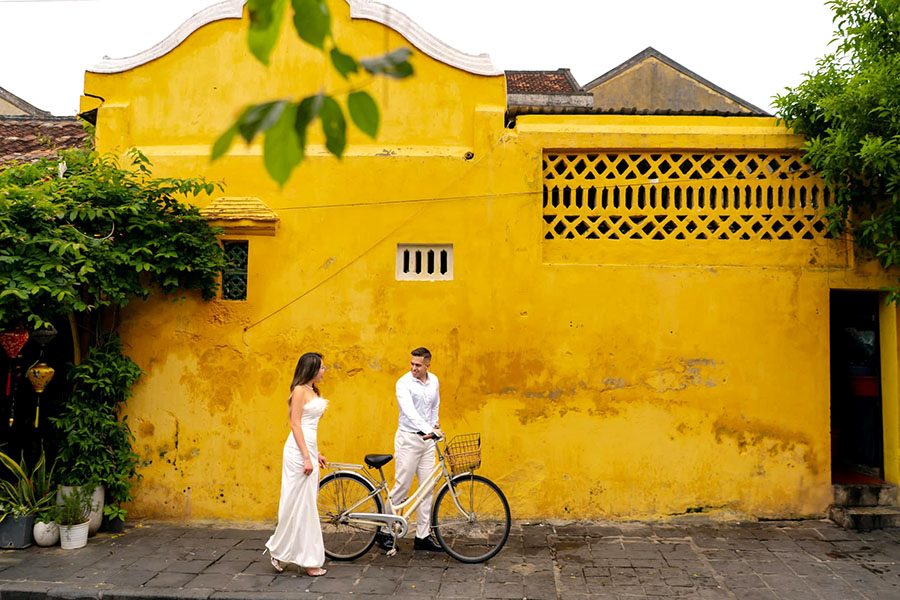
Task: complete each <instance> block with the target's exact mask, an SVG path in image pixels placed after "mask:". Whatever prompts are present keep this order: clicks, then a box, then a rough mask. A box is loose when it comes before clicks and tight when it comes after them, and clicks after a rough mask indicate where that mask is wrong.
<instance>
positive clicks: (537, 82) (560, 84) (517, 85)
mask: <svg viewBox="0 0 900 600" xmlns="http://www.w3.org/2000/svg"><path fill="white" fill-rule="evenodd" d="M580 92H581V86H579V85H578V82H577V81H575V78H574V77H572V73H571V72H570V71H569V69H557V70H555V71H506V93H507V94H577V93H580Z"/></svg>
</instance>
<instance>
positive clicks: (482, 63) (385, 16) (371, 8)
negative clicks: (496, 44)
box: [347, 0, 503, 75]
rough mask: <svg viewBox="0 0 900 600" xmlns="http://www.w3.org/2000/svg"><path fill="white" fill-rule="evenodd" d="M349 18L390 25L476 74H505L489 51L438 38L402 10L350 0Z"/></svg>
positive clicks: (425, 48) (419, 45)
mask: <svg viewBox="0 0 900 600" xmlns="http://www.w3.org/2000/svg"><path fill="white" fill-rule="evenodd" d="M347 4H349V5H350V17H352V18H354V19H368V20H369V21H375V22H376V23H381V24H382V25H386V26H387V27H390V28H391V29H393V30H394V31H396V32H397V33H399V34H400V35H402V36H403V37H405V38H406V39H407V40H409V42H410V43H411V44H412V45H413V46H415V47H416V48H418V49H419V50H421V51H422V52H424V53H425V54H427V55H428V56H430V57H431V58H433V59H435V60H437V61H440V62H442V63H445V64H448V65H450V66H451V67H456V68H457V69H462V70H463V71H468V72H469V73H474V74H475V75H502V74H503V71H502V70H501V69H498V68H497V67H495V66H494V64H493V63H492V62H491V57H490V56H488V55H487V54H466V53H465V52H460V51H459V50H457V49H456V48H453V47H452V46H448V45H447V44H445V43H444V42H442V41H441V40H439V39H437V38H436V37H434V36H433V35H431V34H430V33H428V32H427V31H425V30H424V29H422V28H421V27H419V25H418V24H417V23H416V22H415V21H413V20H412V19H410V18H409V17H407V16H406V15H405V14H403V13H402V12H400V11H399V10H397V9H395V8H392V7H390V6H387V5H385V4H381V3H380V2H373V1H372V0H347Z"/></svg>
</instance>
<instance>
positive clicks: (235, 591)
mask: <svg viewBox="0 0 900 600" xmlns="http://www.w3.org/2000/svg"><path fill="white" fill-rule="evenodd" d="M269 534H270V530H268V529H265V530H264V529H234V528H220V527H201V526H191V527H183V526H177V525H172V524H167V523H158V522H147V523H142V524H140V525H139V526H136V527H133V528H130V529H128V530H127V532H126V533H125V534H122V535H118V536H111V535H107V534H100V535H98V536H97V537H94V538H91V540H90V541H89V543H88V545H87V546H86V547H85V548H82V549H79V550H62V549H60V548H59V547H55V548H37V547H32V548H28V549H26V550H2V551H0V600H12V599H15V600H24V599H29V600H31V599H42V598H60V599H66V600H77V599H80V598H105V599H115V598H122V599H126V598H127V599H132V600H133V599H135V598H164V599H174V598H185V599H192V600H200V599H206V598H210V599H222V600H231V599H238V598H241V599H244V598H246V599H250V600H254V599H256V600H281V599H282V598H283V599H284V600H288V599H290V600H298V599H301V600H302V599H305V598H309V599H313V598H315V599H319V598H321V599H332V598H334V599H336V598H384V599H387V598H388V597H394V598H403V599H417V600H423V599H425V598H467V599H468V598H535V599H570V598H571V599H573V600H579V599H588V598H604V599H606V598H609V599H612V598H616V599H619V598H622V599H625V598H631V599H633V598H715V599H717V598H737V599H751V598H752V599H763V598H769V599H774V598H783V599H789V600H805V599H807V598H808V599H820V600H823V599H824V600H827V599H834V600H846V599H856V600H859V599H863V598H867V599H884V600H887V599H892V600H897V599H898V598H900V566H898V562H900V529H893V530H885V531H874V532H871V533H855V532H848V531H844V530H842V529H839V528H838V527H836V526H835V525H833V524H832V523H831V522H829V521H797V522H794V521H791V522H768V523H747V524H716V523H708V522H706V523H696V524H692V525H658V524H642V523H625V524H622V523H602V524H601V523H565V524H560V523H556V524H550V523H525V522H518V523H516V524H515V525H514V527H513V533H512V535H511V537H510V540H509V543H508V544H507V546H506V548H505V549H504V550H503V552H501V553H500V554H499V555H498V556H497V557H495V558H494V559H493V560H491V561H490V562H488V563H486V564H482V565H465V564H462V563H458V562H456V561H454V560H453V559H451V558H450V557H448V556H446V555H444V554H430V553H424V552H413V550H412V542H411V541H410V540H402V541H401V543H400V553H399V554H398V555H397V556H394V557H387V556H385V555H384V554H383V553H382V552H376V551H375V550H373V551H372V552H370V553H369V554H367V555H366V556H364V557H363V558H361V559H359V560H357V561H355V562H352V563H330V564H327V565H326V567H327V568H328V574H327V575H326V576H324V577H320V578H310V577H307V576H304V575H300V574H299V572H298V571H296V570H293V569H288V570H286V571H285V572H284V573H282V574H276V573H275V572H274V571H273V569H272V567H271V565H269V563H268V561H267V559H266V558H265V557H263V556H262V549H263V544H264V542H265V540H266V539H267V537H268V535H269Z"/></svg>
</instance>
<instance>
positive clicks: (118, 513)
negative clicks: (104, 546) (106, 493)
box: [101, 504, 128, 533]
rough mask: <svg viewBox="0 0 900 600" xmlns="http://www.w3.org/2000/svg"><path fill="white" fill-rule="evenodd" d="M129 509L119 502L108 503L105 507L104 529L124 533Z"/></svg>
mask: <svg viewBox="0 0 900 600" xmlns="http://www.w3.org/2000/svg"><path fill="white" fill-rule="evenodd" d="M127 515H128V511H127V510H125V509H124V508H122V507H121V506H120V505H118V504H107V505H106V506H105V507H104V508H103V525H102V527H101V528H102V529H103V531H108V532H109V533H122V532H123V531H125V517H126V516H127Z"/></svg>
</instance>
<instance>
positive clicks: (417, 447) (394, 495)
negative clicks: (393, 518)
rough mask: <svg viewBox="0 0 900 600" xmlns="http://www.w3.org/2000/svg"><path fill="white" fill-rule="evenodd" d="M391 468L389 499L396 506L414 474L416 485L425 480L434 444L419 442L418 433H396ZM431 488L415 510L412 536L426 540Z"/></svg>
mask: <svg viewBox="0 0 900 600" xmlns="http://www.w3.org/2000/svg"><path fill="white" fill-rule="evenodd" d="M394 460H396V461H397V463H396V467H395V481H394V487H393V489H392V490H391V499H392V501H393V502H394V503H395V504H399V503H400V502H402V501H403V500H406V498H407V497H408V496H409V489H410V487H412V482H413V477H414V476H416V475H418V477H419V485H421V483H422V482H423V481H425V480H427V479H428V476H429V475H431V471H432V469H434V461H435V456H434V442H433V441H432V440H423V439H422V438H421V437H419V435H418V434H415V433H409V432H406V431H401V430H400V429H398V430H397V434H396V435H395V436H394ZM433 496H434V489H430V490H428V494H427V495H426V496H425V497H423V498H422V502H421V504H419V510H418V511H416V537H420V538H426V537H428V535H429V534H430V533H431V500H432V497H433Z"/></svg>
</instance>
